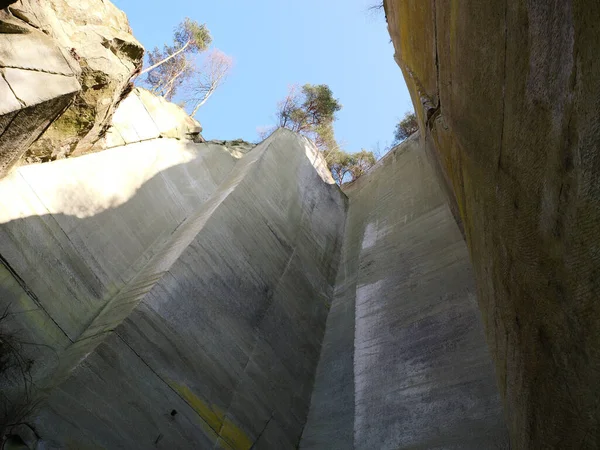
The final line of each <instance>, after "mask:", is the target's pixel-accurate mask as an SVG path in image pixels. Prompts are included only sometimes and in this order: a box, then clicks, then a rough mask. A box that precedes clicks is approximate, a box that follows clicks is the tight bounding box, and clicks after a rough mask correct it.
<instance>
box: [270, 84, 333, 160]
mask: <svg viewBox="0 0 600 450" xmlns="http://www.w3.org/2000/svg"><path fill="white" fill-rule="evenodd" d="M341 109H342V105H341V104H340V102H339V101H338V100H337V99H335V98H334V97H333V93H332V92H331V89H330V88H329V86H327V85H326V84H318V85H312V84H305V85H304V86H302V87H299V86H292V87H291V88H290V90H289V92H288V95H287V96H286V98H285V99H284V100H283V101H282V102H280V103H279V107H278V110H277V121H278V125H279V126H280V127H283V128H288V129H290V130H292V131H295V132H297V133H301V134H303V135H305V136H306V137H308V138H310V139H312V140H313V141H314V142H315V143H316V144H317V147H319V149H320V150H322V151H325V152H329V151H333V150H335V149H336V148H337V143H336V141H335V136H334V131H333V122H334V121H335V113H336V112H338V111H339V110H341Z"/></svg>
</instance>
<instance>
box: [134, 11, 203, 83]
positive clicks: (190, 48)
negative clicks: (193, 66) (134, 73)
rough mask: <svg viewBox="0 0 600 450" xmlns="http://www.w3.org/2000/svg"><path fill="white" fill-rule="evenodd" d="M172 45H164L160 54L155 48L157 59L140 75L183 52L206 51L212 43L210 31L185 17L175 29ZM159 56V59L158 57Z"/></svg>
mask: <svg viewBox="0 0 600 450" xmlns="http://www.w3.org/2000/svg"><path fill="white" fill-rule="evenodd" d="M173 41H174V45H173V46H167V45H165V48H164V50H163V51H162V52H161V51H160V50H158V48H155V49H154V51H155V52H156V56H157V58H155V59H154V60H151V65H150V66H149V67H146V68H145V69H144V70H142V72H141V73H140V75H143V74H145V73H148V72H150V71H152V70H154V69H156V68H158V67H159V66H161V65H163V64H164V63H166V62H168V61H170V60H171V59H173V58H176V57H178V56H180V55H181V56H183V54H184V53H185V52H190V53H198V52H202V51H204V50H206V48H207V47H208V46H209V45H210V43H211V41H212V37H211V36H210V31H208V28H206V24H201V25H200V24H198V22H196V21H194V20H192V19H190V18H189V17H186V18H185V20H184V21H183V22H181V23H180V24H179V25H178V26H177V28H175V35H174V38H173ZM159 55H160V56H161V57H160V58H159V57H158V56H159Z"/></svg>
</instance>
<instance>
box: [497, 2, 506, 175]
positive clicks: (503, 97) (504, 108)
mask: <svg viewBox="0 0 600 450" xmlns="http://www.w3.org/2000/svg"><path fill="white" fill-rule="evenodd" d="M507 19H508V0H506V1H505V2H504V77H503V83H502V123H501V125H500V127H501V129H500V148H499V150H498V164H497V167H498V171H500V170H501V169H502V150H503V148H504V124H505V122H506V76H507V73H508V70H507V67H506V64H507V63H508V56H507V54H508V22H507Z"/></svg>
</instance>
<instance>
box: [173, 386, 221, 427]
mask: <svg viewBox="0 0 600 450" xmlns="http://www.w3.org/2000/svg"><path fill="white" fill-rule="evenodd" d="M169 386H171V387H172V388H173V389H175V390H176V391H177V392H178V393H179V395H181V397H183V399H184V400H185V401H186V402H187V403H188V404H189V405H190V406H191V407H192V408H193V409H194V411H196V412H197V413H198V415H199V416H200V417H202V419H204V421H205V422H206V423H207V424H208V425H209V426H210V427H211V428H212V429H213V431H215V432H216V433H218V432H219V430H220V429H221V427H222V426H223V419H224V417H225V414H224V413H223V411H221V410H220V409H219V408H218V407H216V406H215V405H212V408H211V407H210V406H208V405H207V404H206V403H205V402H204V401H202V399H200V397H198V396H197V395H196V394H194V393H193V392H192V391H191V389H190V388H189V387H187V386H186V385H185V384H180V383H177V382H175V381H169Z"/></svg>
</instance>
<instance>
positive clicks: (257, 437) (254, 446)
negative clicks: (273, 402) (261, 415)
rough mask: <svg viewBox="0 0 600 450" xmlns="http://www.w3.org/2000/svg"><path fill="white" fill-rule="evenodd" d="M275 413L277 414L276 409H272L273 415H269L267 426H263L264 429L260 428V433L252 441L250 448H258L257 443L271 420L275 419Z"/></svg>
mask: <svg viewBox="0 0 600 450" xmlns="http://www.w3.org/2000/svg"><path fill="white" fill-rule="evenodd" d="M274 415H275V411H272V412H271V417H269V420H267V423H265V426H264V427H263V429H262V430H260V433H258V436H256V440H255V441H254V442H253V443H252V446H251V447H250V450H254V449H255V448H256V444H258V442H259V441H260V438H261V437H262V435H263V434H264V433H265V430H266V429H267V427H268V426H269V424H270V423H271V420H273V416H274Z"/></svg>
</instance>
